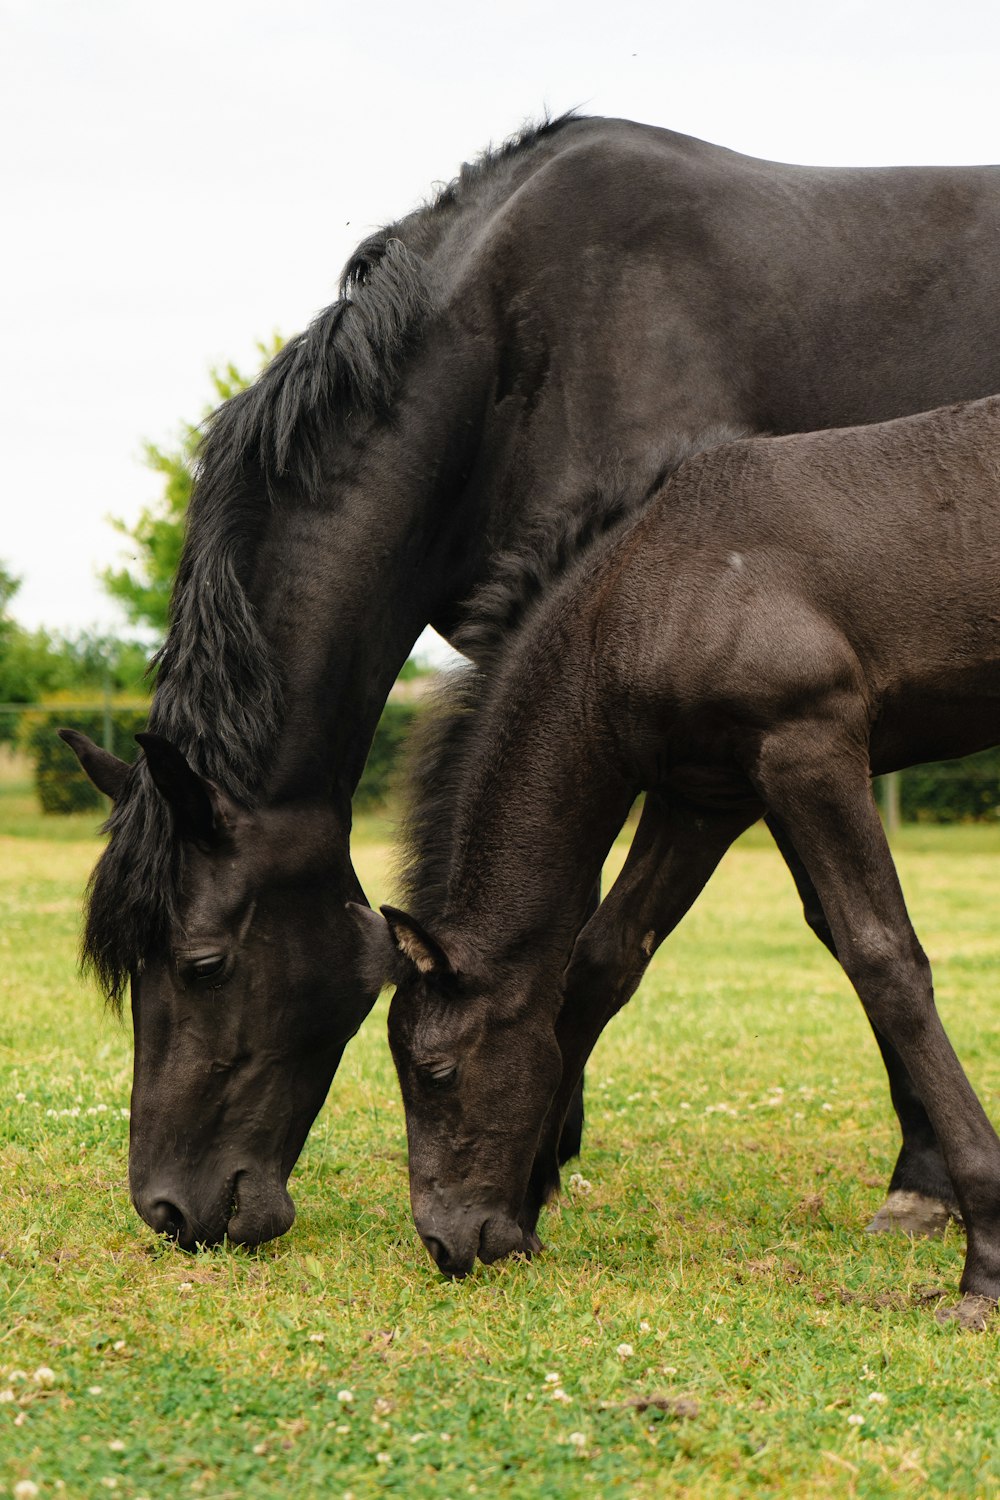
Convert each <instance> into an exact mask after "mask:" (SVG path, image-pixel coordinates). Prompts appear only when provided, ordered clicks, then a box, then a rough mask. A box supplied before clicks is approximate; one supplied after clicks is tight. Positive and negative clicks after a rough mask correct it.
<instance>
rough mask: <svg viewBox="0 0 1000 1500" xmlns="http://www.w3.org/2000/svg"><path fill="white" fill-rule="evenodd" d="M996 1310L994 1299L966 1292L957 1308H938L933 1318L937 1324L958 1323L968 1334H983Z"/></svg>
mask: <svg viewBox="0 0 1000 1500" xmlns="http://www.w3.org/2000/svg"><path fill="white" fill-rule="evenodd" d="M996 1310H997V1304H996V1298H995V1297H979V1296H977V1295H976V1293H975V1292H967V1293H966V1294H965V1296H964V1297H963V1298H962V1300H961V1302H960V1303H959V1304H958V1306H957V1307H939V1308H938V1310H937V1312H936V1313H935V1314H934V1316H935V1317H936V1318H937V1320H938V1322H939V1323H958V1324H959V1325H960V1326H961V1327H962V1328H966V1329H968V1331H969V1332H970V1333H985V1332H986V1330H987V1328H988V1327H989V1325H990V1322H991V1321H992V1318H993V1314H994V1313H995V1312H996Z"/></svg>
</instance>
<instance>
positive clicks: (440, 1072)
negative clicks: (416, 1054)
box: [424, 1063, 458, 1089]
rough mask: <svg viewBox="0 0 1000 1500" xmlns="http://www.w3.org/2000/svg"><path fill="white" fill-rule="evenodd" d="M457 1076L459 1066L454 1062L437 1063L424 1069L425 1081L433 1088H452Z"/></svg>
mask: <svg viewBox="0 0 1000 1500" xmlns="http://www.w3.org/2000/svg"><path fill="white" fill-rule="evenodd" d="M457 1076H458V1068H457V1066H456V1065H455V1064H454V1063H435V1064H434V1066H433V1067H430V1068H425V1070H424V1082H425V1083H426V1084H427V1086H428V1088H432V1089H447V1088H450V1087H451V1085H452V1084H453V1083H454V1082H455V1079H456V1077H457Z"/></svg>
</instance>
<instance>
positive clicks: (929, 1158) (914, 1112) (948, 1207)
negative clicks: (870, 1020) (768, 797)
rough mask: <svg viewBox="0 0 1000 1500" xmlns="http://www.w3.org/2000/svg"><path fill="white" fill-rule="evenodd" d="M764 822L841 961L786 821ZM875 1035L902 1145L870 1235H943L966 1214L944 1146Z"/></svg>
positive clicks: (806, 909)
mask: <svg viewBox="0 0 1000 1500" xmlns="http://www.w3.org/2000/svg"><path fill="white" fill-rule="evenodd" d="M765 822H766V823H767V826H768V828H769V829H770V830H771V834H772V836H773V838H774V842H775V843H776V844H777V846H778V849H779V850H780V852H781V856H782V858H783V859H784V861H785V863H786V864H787V866H788V868H789V870H790V872H791V875H792V879H793V880H794V881H795V886H796V889H797V890H798V893H799V899H800V900H801V902H802V911H803V915H804V916H805V919H806V922H807V924H808V925H809V927H810V928H811V929H812V931H813V932H814V933H815V934H816V936H817V937H818V938H819V940H820V942H821V943H823V944H824V945H825V946H826V947H827V948H828V949H829V950H830V952H831V953H832V954H833V956H834V958H836V957H837V947H836V944H835V943H834V941H833V933H832V932H831V931H830V924H829V922H828V921H827V919H826V913H825V912H824V910H823V905H822V902H821V901H820V899H819V896H818V895H817V893H816V887H815V886H814V885H813V883H812V881H811V880H810V879H809V872H808V871H807V870H806V867H805V865H804V864H803V863H802V860H801V859H800V858H799V855H798V853H797V851H796V849H795V846H794V845H793V843H792V841H791V839H790V838H789V836H788V832H787V830H786V829H785V827H784V826H783V825H782V823H781V821H780V820H779V819H778V818H776V817H774V816H773V815H770V814H769V815H768V817H767V818H766V819H765ZM872 1030H873V1031H874V1033H875V1040H876V1041H877V1042H878V1045H879V1051H880V1052H881V1053H882V1060H883V1062H884V1063H885V1070H886V1073H887V1074H888V1076H889V1093H890V1096H891V1098H892V1103H893V1108H894V1109H895V1111H896V1117H897V1119H898V1120H899V1128H900V1132H901V1134H902V1137H903V1140H902V1145H901V1146H900V1150H899V1157H898V1158H897V1161H896V1166H895V1169H894V1171H893V1174H892V1177H891V1178H890V1180H889V1190H888V1194H887V1196H886V1201H885V1203H884V1204H883V1205H882V1207H881V1208H880V1209H879V1211H878V1213H877V1214H876V1215H875V1217H874V1219H872V1221H871V1223H870V1224H869V1225H868V1233H869V1234H880V1233H884V1232H886V1231H890V1230H900V1231H902V1232H903V1233H904V1234H912V1235H940V1234H943V1233H944V1230H945V1228H946V1226H947V1224H948V1222H949V1220H951V1219H960V1217H961V1215H960V1213H959V1208H958V1199H957V1198H956V1197H955V1189H954V1187H953V1186H952V1182H951V1178H950V1177H949V1176H948V1168H947V1167H946V1166H945V1163H944V1156H943V1154H942V1152H941V1146H940V1143H939V1141H938V1138H937V1136H936V1134H935V1132H934V1126H933V1125H932V1124H931V1122H930V1118H929V1116H928V1114H927V1111H926V1109H925V1108H924V1102H923V1100H922V1099H921V1098H920V1095H919V1094H918V1093H917V1091H916V1089H915V1088H914V1087H913V1080H912V1079H911V1077H910V1075H909V1073H908V1072H907V1071H906V1068H905V1067H904V1066H903V1062H902V1059H901V1058H900V1056H899V1053H898V1052H897V1051H896V1049H895V1047H893V1045H892V1043H891V1042H890V1041H888V1040H887V1039H886V1038H885V1037H884V1036H882V1035H881V1033H880V1032H879V1030H878V1027H877V1026H874V1025H873V1026H872Z"/></svg>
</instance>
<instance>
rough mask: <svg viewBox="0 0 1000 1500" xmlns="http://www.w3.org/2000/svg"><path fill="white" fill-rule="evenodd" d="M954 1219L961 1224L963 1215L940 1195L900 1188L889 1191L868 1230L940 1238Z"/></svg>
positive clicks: (871, 1232)
mask: <svg viewBox="0 0 1000 1500" xmlns="http://www.w3.org/2000/svg"><path fill="white" fill-rule="evenodd" d="M953 1220H954V1222H955V1223H956V1224H961V1222H962V1216H961V1214H960V1213H959V1212H958V1210H957V1209H955V1208H951V1207H949V1205H948V1204H947V1203H942V1201H941V1199H940V1198H927V1197H925V1195H924V1194H923V1193H909V1192H903V1191H901V1190H900V1189H897V1190H896V1191H895V1192H893V1193H890V1194H889V1196H888V1198H887V1199H886V1200H885V1202H884V1203H883V1205H882V1207H881V1208H880V1209H879V1211H878V1213H877V1214H876V1215H875V1217H874V1219H872V1221H871V1223H870V1224H869V1225H868V1226H867V1228H866V1230H865V1233H866V1234H909V1235H913V1237H914V1238H915V1239H917V1238H922V1239H929V1240H936V1239H940V1238H941V1236H942V1235H943V1234H944V1232H945V1230H946V1229H947V1228H948V1225H949V1223H951V1222H952V1221H953Z"/></svg>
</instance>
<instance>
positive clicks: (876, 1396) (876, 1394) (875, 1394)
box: [868, 1391, 889, 1406]
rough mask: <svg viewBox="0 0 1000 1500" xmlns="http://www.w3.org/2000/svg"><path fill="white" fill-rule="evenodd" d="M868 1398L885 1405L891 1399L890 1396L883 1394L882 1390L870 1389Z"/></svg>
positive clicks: (879, 1404) (878, 1404) (877, 1403)
mask: <svg viewBox="0 0 1000 1500" xmlns="http://www.w3.org/2000/svg"><path fill="white" fill-rule="evenodd" d="M868 1399H869V1401H874V1402H875V1405H876V1406H885V1405H886V1404H887V1402H888V1400H889V1397H888V1396H883V1394H882V1392H881V1391H869V1392H868Z"/></svg>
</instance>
